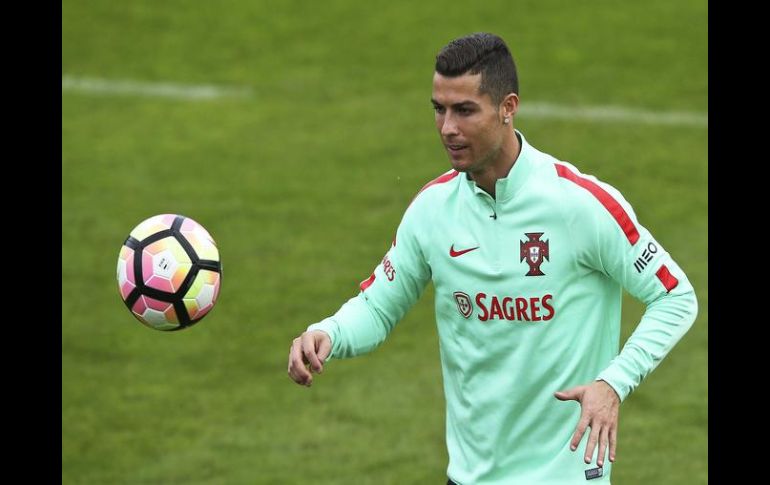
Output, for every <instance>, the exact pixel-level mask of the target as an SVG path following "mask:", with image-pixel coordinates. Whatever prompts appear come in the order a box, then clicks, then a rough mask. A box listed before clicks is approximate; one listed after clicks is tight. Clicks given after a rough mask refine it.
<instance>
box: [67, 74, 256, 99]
mask: <svg viewBox="0 0 770 485" xmlns="http://www.w3.org/2000/svg"><path fill="white" fill-rule="evenodd" d="M61 90H62V92H64V91H71V92H80V93H86V94H101V95H113V94H118V95H120V94H122V95H130V96H156V97H160V98H175V99H186V100H201V99H218V98H243V97H248V96H250V95H251V92H250V91H249V90H248V89H247V88H238V87H223V86H212V85H190V84H175V83H165V82H158V83H150V82H142V81H132V80H128V79H123V80H115V79H100V78H90V77H80V78H78V77H73V76H62V78H61Z"/></svg>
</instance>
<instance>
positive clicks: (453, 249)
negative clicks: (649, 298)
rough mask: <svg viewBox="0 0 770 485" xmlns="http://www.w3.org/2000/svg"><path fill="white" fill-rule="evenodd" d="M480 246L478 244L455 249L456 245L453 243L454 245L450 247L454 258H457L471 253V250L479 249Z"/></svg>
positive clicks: (450, 252) (450, 253)
mask: <svg viewBox="0 0 770 485" xmlns="http://www.w3.org/2000/svg"><path fill="white" fill-rule="evenodd" d="M478 248H479V246H476V247H475V248H470V249H463V250H460V251H455V245H454V244H452V247H451V248H449V255H450V256H452V257H453V258H456V257H457V256H462V255H463V254H465V253H469V252H471V251H473V250H474V249H478Z"/></svg>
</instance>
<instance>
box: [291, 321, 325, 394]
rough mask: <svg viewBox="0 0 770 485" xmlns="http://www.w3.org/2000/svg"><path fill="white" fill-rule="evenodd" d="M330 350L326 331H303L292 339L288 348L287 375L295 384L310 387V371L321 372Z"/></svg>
mask: <svg viewBox="0 0 770 485" xmlns="http://www.w3.org/2000/svg"><path fill="white" fill-rule="evenodd" d="M331 351H332V341H331V339H330V338H329V335H328V334H327V333H326V332H324V331H322V330H313V331H311V332H305V333H303V334H302V335H300V336H299V337H297V338H295V339H294V341H293V342H292V344H291V349H289V377H291V379H292V380H293V381H294V382H296V383H297V384H302V385H303V386H307V387H310V386H311V385H312V384H313V374H312V372H315V373H317V374H320V373H321V372H323V370H324V364H323V362H324V360H325V359H326V358H327V357H328V356H329V353H330V352H331ZM311 371H312V372H311Z"/></svg>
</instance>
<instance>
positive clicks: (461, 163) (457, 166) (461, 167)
mask: <svg viewBox="0 0 770 485" xmlns="http://www.w3.org/2000/svg"><path fill="white" fill-rule="evenodd" d="M449 163H451V164H452V168H453V169H454V170H456V171H458V172H468V171H469V170H470V168H471V166H472V165H473V164H472V163H471V162H470V161H469V160H466V159H464V158H460V159H454V158H452V157H449Z"/></svg>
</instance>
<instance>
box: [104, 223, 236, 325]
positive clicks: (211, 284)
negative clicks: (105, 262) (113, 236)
mask: <svg viewBox="0 0 770 485" xmlns="http://www.w3.org/2000/svg"><path fill="white" fill-rule="evenodd" d="M221 282H222V265H221V263H220V261H219V250H217V245H216V243H215V242H214V239H213V238H212V237H211V235H210V234H209V233H208V231H206V229H204V228H203V226H201V225H200V224H198V223H197V222H195V221H194V220H192V219H190V218H189V217H185V216H180V215H175V214H161V215H158V216H154V217H150V218H149V219H147V220H145V221H143V222H142V223H141V224H139V225H138V226H136V227H135V228H134V230H133V231H131V233H130V234H129V236H128V237H127V238H126V242H124V243H123V247H121V248H120V254H119V255H118V289H119V290H120V296H121V297H122V298H123V302H125V304H126V306H127V307H128V309H129V310H131V313H132V314H133V315H134V316H135V317H136V318H137V319H138V320H139V321H140V322H142V323H143V324H145V325H147V326H148V327H150V328H154V329H156V330H166V331H168V330H181V329H183V328H187V327H189V326H191V325H193V324H195V323H197V322H199V321H200V320H201V319H202V318H203V317H204V316H206V314H208V312H209V311H211V308H212V307H213V306H214V304H215V303H216V301H217V296H219V285H220V283H221Z"/></svg>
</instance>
